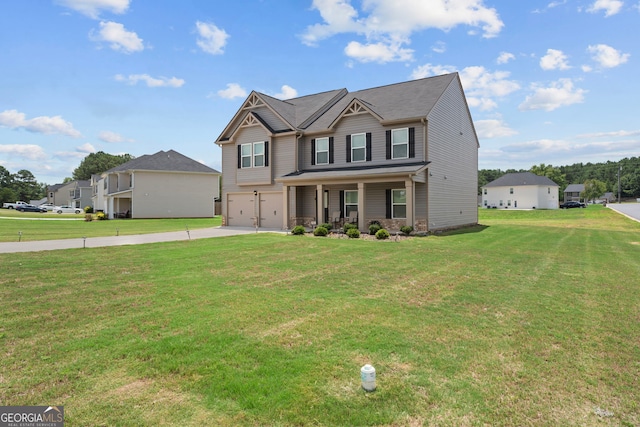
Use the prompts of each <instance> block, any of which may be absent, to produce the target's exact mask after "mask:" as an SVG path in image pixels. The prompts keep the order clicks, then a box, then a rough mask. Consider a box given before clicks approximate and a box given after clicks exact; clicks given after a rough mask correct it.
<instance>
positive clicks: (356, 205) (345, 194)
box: [344, 190, 358, 217]
mask: <svg viewBox="0 0 640 427" xmlns="http://www.w3.org/2000/svg"><path fill="white" fill-rule="evenodd" d="M347 193H356V203H347V199H348V197H347ZM357 200H358V190H345V191H344V216H345V217H346V216H348V215H349V212H348V209H347V206H355V207H356V212H357V211H358V202H357Z"/></svg>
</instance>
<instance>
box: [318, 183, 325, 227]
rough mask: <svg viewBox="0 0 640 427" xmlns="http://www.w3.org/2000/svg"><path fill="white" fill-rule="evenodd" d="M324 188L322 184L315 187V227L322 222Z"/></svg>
mask: <svg viewBox="0 0 640 427" xmlns="http://www.w3.org/2000/svg"><path fill="white" fill-rule="evenodd" d="M323 190H324V187H323V185H322V184H318V185H316V227H317V226H318V225H320V224H322V223H323V222H324V221H323V220H322V219H323V218H324V203H323V201H324V191H323Z"/></svg>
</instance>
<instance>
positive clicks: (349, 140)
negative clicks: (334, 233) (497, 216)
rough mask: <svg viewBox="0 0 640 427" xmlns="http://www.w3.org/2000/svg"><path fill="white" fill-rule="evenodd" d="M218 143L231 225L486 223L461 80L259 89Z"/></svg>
mask: <svg viewBox="0 0 640 427" xmlns="http://www.w3.org/2000/svg"><path fill="white" fill-rule="evenodd" d="M216 144H218V145H219V146H220V147H221V148H222V171H223V172H222V173H223V181H222V182H223V184H222V185H223V186H222V215H223V224H224V225H235V226H259V227H267V228H278V229H288V228H291V227H293V226H295V225H305V226H307V227H310V226H313V224H319V223H323V222H334V221H335V219H336V218H335V217H340V218H342V219H344V218H352V219H353V220H354V221H355V222H357V224H358V228H359V229H360V230H363V231H366V230H367V228H368V226H369V224H370V222H371V221H374V220H375V221H379V222H380V223H381V225H382V226H383V227H385V228H387V229H390V230H397V229H399V228H400V227H401V226H403V225H410V226H413V227H414V228H415V229H416V230H419V231H433V230H441V229H446V228H455V227H461V226H465V225H470V224H476V223H477V221H478V211H477V197H476V192H477V179H478V178H477V176H478V146H479V145H478V138H477V136H476V132H475V129H474V126H473V122H472V119H471V114H470V112H469V108H468V106H467V102H466V99H465V96H464V92H463V89H462V85H461V83H460V78H459V76H458V74H457V73H453V74H446V75H442V76H437V77H430V78H426V79H420V80H412V81H408V82H404V83H398V84H392V85H388V86H382V87H376V88H371V89H365V90H360V91H356V92H349V91H347V90H346V89H339V90H333V91H329V92H323V93H318V94H314V95H309V96H303V97H299V98H295V99H289V100H284V101H283V100H278V99H275V98H273V97H270V96H268V95H265V94H262V93H258V92H255V91H254V92H252V93H251V94H250V95H249V96H248V98H247V99H246V100H245V101H244V103H243V104H242V106H241V107H240V109H239V110H238V112H237V113H236V114H235V116H234V117H233V118H232V119H231V121H230V122H229V124H228V125H227V126H226V127H225V129H224V130H223V131H222V133H221V135H220V136H219V137H218V139H217V140H216Z"/></svg>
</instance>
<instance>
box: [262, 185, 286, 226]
mask: <svg viewBox="0 0 640 427" xmlns="http://www.w3.org/2000/svg"><path fill="white" fill-rule="evenodd" d="M260 227H263V228H277V229H278V230H280V229H281V228H282V193H261V194H260Z"/></svg>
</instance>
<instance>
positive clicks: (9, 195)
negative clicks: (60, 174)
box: [0, 151, 135, 206]
mask: <svg viewBox="0 0 640 427" xmlns="http://www.w3.org/2000/svg"><path fill="white" fill-rule="evenodd" d="M134 158H135V157H134V156H132V155H130V154H120V155H114V154H108V153H105V152H103V151H98V152H97V153H91V154H89V155H88V156H86V157H85V158H84V159H82V161H81V162H80V165H79V166H78V167H77V168H75V169H74V170H73V174H72V176H71V177H67V178H65V179H64V180H63V182H62V184H66V183H67V182H70V181H85V180H89V179H91V175H93V174H100V173H102V172H105V171H107V170H109V169H111V168H114V167H116V166H120V165H121V164H123V163H126V162H128V161H129V160H132V159H134ZM47 187H49V184H45V183H42V182H38V181H37V180H36V177H35V176H34V175H33V174H32V173H31V172H30V171H28V170H26V169H22V170H19V171H18V172H16V173H11V172H9V170H7V169H6V168H5V167H4V166H1V165H0V206H1V204H2V203H10V202H15V201H18V200H22V201H25V202H27V203H28V202H29V201H30V200H39V199H42V198H44V197H46V196H47Z"/></svg>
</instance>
